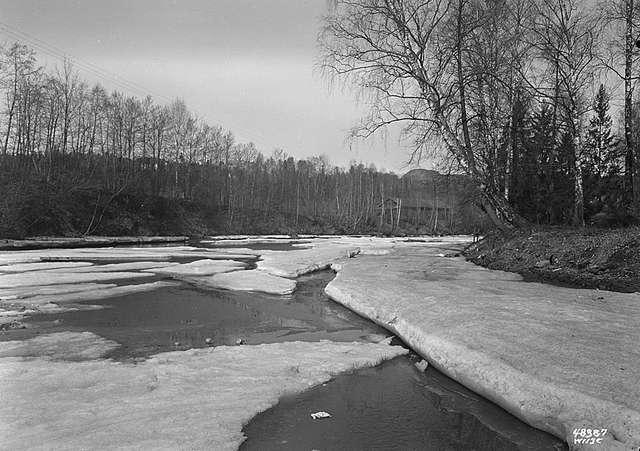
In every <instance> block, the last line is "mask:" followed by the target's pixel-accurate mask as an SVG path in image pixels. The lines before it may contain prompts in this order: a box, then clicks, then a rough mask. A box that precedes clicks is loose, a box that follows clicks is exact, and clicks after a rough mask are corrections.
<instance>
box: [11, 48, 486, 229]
mask: <svg viewBox="0 0 640 451" xmlns="http://www.w3.org/2000/svg"><path fill="white" fill-rule="evenodd" d="M2 75H3V78H2V80H3V84H2V91H3V99H5V100H6V105H5V108H4V110H3V115H2V122H1V125H2V128H1V130H2V155H1V156H0V158H1V159H0V164H1V173H0V189H1V190H2V193H3V195H2V198H0V214H1V215H2V216H1V218H0V237H5V238H6V237H24V236H36V235H47V234H49V235H87V234H106V235H122V234H168V233H174V234H175V233H178V234H192V235H204V234H213V233H303V232H307V233H452V232H471V231H473V230H475V229H479V228H482V227H483V226H484V222H483V216H482V214H481V213H480V212H479V211H478V210H477V209H476V208H475V207H474V206H473V192H474V190H473V188H472V187H471V186H470V184H469V183H468V180H467V179H466V178H464V177H461V176H459V175H450V176H439V175H438V174H430V175H429V176H428V177H427V178H425V177H424V174H422V176H418V177H416V176H413V177H404V178H402V177H399V176H398V175H396V174H393V173H386V172H381V171H378V170H376V168H375V167H373V166H370V167H365V166H364V165H362V164H353V165H352V166H351V167H350V168H348V169H343V168H339V167H335V166H332V165H331V164H330V162H329V161H328V159H327V158H326V157H323V156H319V157H314V158H310V159H306V160H296V159H294V158H292V157H290V156H287V155H286V153H285V152H284V151H283V150H281V149H276V150H274V151H273V152H272V153H271V154H270V155H269V156H268V157H265V156H264V155H263V154H262V153H261V152H260V151H259V150H258V149H257V148H256V147H255V146H254V145H253V144H252V143H238V142H236V140H235V139H234V135H233V133H232V132H231V131H229V130H225V129H223V128H222V127H219V126H210V125H209V124H207V123H205V122H204V121H202V120H200V119H198V118H197V117H196V116H195V115H194V114H193V113H192V112H190V111H189V110H188V109H187V107H186V105H185V104H184V102H182V101H180V100H176V101H174V102H172V103H170V104H168V105H160V104H157V103H154V101H153V100H152V99H151V98H150V97H147V98H144V99H139V98H136V97H130V96H126V95H124V94H122V93H120V92H113V93H108V92H106V91H105V89H103V88H102V87H101V86H99V85H96V86H93V87H90V86H89V85H88V84H86V83H84V82H83V81H81V80H80V78H79V75H78V74H77V73H76V72H75V71H74V70H73V68H72V66H71V65H70V64H68V63H67V64H64V65H63V66H62V68H61V69H56V70H46V69H45V68H43V67H41V66H39V65H38V62H37V60H36V56H35V53H34V51H33V50H31V49H30V48H28V47H27V46H25V45H22V44H19V43H16V44H13V45H10V46H6V48H5V49H4V50H3V55H2ZM403 201H404V202H405V203H404V205H403Z"/></svg>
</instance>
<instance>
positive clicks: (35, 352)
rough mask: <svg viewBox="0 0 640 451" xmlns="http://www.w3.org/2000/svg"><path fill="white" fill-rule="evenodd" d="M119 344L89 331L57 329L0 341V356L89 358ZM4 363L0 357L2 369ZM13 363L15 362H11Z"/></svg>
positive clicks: (98, 355) (102, 353) (112, 348)
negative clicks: (20, 339)
mask: <svg viewBox="0 0 640 451" xmlns="http://www.w3.org/2000/svg"><path fill="white" fill-rule="evenodd" d="M118 346H120V345H119V344H118V343H116V342H115V341H111V340H107V339H106V338H102V337H100V336H98V335H95V334H93V333H91V332H58V333H54V334H47V335H41V336H39V337H35V338H31V339H29V340H23V341H2V342H0V359H2V358H6V357H46V358H47V359H54V360H88V359H97V358H100V357H102V356H104V355H106V354H107V353H108V352H110V351H112V350H114V349H115V348H117V347H118ZM5 365H6V361H3V360H0V368H2V369H5V368H6V367H5ZM12 366H17V365H16V364H15V363H14V364H13V365H12ZM0 374H1V373H0ZM5 390H6V388H5Z"/></svg>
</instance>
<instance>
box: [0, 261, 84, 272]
mask: <svg viewBox="0 0 640 451" xmlns="http://www.w3.org/2000/svg"><path fill="white" fill-rule="evenodd" d="M91 266H93V263H88V262H67V263H55V262H52V263H18V264H13V265H3V266H0V273H19V272H26V271H42V270H50V269H71V268H73V270H74V271H76V270H78V269H80V268H82V267H91Z"/></svg>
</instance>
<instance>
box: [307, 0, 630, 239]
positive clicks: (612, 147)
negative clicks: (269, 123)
mask: <svg viewBox="0 0 640 451" xmlns="http://www.w3.org/2000/svg"><path fill="white" fill-rule="evenodd" d="M639 20H640V9H639V7H638V4H637V1H634V0H610V1H606V2H597V1H593V0H389V1H387V0H345V1H342V0H335V1H332V2H331V7H330V11H329V13H328V14H327V16H326V17H325V18H324V20H323V28H322V31H321V33H320V45H321V68H322V70H323V72H324V74H325V76H327V77H328V78H329V79H331V80H335V81H337V82H342V83H346V84H347V85H348V86H352V87H353V88H354V89H358V90H359V91H360V92H361V95H362V96H363V97H364V98H367V99H368V101H369V104H370V107H371V108H370V115H369V116H367V117H365V118H364V119H363V121H362V122H361V123H360V124H359V125H358V126H357V127H356V128H354V130H353V132H352V135H353V136H354V137H356V138H358V137H367V136H370V135H371V134H373V133H376V132H377V131H378V130H380V129H382V128H385V127H387V126H389V125H392V124H393V125H395V126H402V127H404V134H405V136H406V137H407V138H408V139H409V140H411V141H412V142H413V143H414V157H415V158H418V159H419V158H421V157H425V156H426V157H432V156H433V154H434V153H440V154H441V155H445V158H447V159H450V160H452V161H454V162H456V163H457V165H458V170H459V171H461V172H463V173H465V174H466V175H467V176H468V177H469V178H470V179H471V180H473V181H474V183H475V185H476V186H477V187H478V188H479V190H480V194H481V196H480V198H479V199H478V202H479V203H480V204H481V205H482V206H483V208H484V210H485V211H486V212H487V213H488V214H489V216H490V217H491V219H492V221H493V223H494V225H495V226H496V227H498V228H501V229H503V230H511V229H513V228H518V227H523V226H524V227H526V226H528V225H531V224H566V225H572V226H583V225H588V224H597V225H623V224H627V223H630V222H633V221H636V220H637V219H638V216H639V213H640V174H639V172H638V164H637V160H638V156H639V155H640V151H639V150H640V149H639V147H638V143H639V139H638V138H639V137H638V130H639V129H640V121H639V116H640V114H639V113H640V107H639V105H638V103H637V100H636V99H635V98H634V88H635V85H636V82H637V80H638V76H639V73H638V66H637V58H638V55H639V54H640V53H639V52H638V48H637V46H636V39H637V35H638V30H637V27H638V25H637V24H638V22H639ZM607 87H608V88H607ZM609 91H611V92H614V93H615V95H616V97H617V98H622V97H624V106H623V108H619V109H618V110H617V111H616V112H613V113H612V112H611V111H610V109H609V100H610V97H611V92H609ZM612 116H613V117H614V118H616V119H617V118H619V119H620V120H619V121H618V123H619V124H620V125H619V127H617V128H616V127H614V126H613V121H612ZM618 129H620V131H618Z"/></svg>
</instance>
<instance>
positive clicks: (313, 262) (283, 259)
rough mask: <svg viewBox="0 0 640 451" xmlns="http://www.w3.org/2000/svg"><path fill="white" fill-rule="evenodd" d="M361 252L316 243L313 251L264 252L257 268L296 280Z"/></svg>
mask: <svg viewBox="0 0 640 451" xmlns="http://www.w3.org/2000/svg"><path fill="white" fill-rule="evenodd" d="M316 243H317V244H316ZM359 251H360V250H359V248H357V247H353V246H342V245H335V244H332V243H319V242H314V247H313V248H311V249H300V250H296V251H264V252H263V253H262V255H261V260H260V261H259V262H258V265H257V266H258V269H261V270H263V271H266V272H269V273H271V274H274V275H276V276H281V277H290V278H295V277H298V276H301V275H303V274H307V273H310V272H313V271H317V270H320V269H326V268H328V267H329V266H330V265H331V264H332V263H334V262H336V261H338V260H341V259H344V258H349V257H353V256H354V255H357V254H358V252H359Z"/></svg>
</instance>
